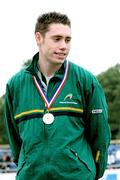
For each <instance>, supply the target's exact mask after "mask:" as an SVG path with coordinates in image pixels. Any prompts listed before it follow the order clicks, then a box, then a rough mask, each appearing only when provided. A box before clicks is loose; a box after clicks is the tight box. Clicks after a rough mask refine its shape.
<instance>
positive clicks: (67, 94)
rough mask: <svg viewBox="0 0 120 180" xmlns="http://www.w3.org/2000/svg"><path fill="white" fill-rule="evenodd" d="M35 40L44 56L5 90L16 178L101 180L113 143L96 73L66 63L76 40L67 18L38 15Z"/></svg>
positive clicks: (33, 61)
mask: <svg viewBox="0 0 120 180" xmlns="http://www.w3.org/2000/svg"><path fill="white" fill-rule="evenodd" d="M35 38H36V42H37V45H38V48H39V52H38V53H37V54H36V55H35V56H34V57H33V59H32V63H31V64H30V66H29V67H27V68H26V69H24V70H21V71H20V72H18V73H17V74H16V75H15V76H13V77H12V78H11V79H10V80H9V82H8V84H7V89H6V98H5V124H6V127H7V132H8V136H9V140H10V145H11V149H12V152H13V156H14V161H15V163H16V164H17V165H18V168H17V176H16V179H17V180H94V179H98V178H100V177H102V175H103V173H104V171H105V168H106V164H107V149H108V145H109V142H110V131H109V126H108V114H107V105H106V100H105V96H104V93H103V90H102V88H101V86H100V84H99V82H98V81H97V80H96V78H95V77H94V76H93V75H92V74H91V73H89V72H88V71H86V70H84V69H83V68H81V67H79V66H77V65H75V64H73V63H71V62H69V61H67V60H66V57H67V55H68V53H69V50H70V41H71V24H70V20H69V19H68V17H67V16H66V15H64V14H60V13H56V12H50V13H46V14H43V15H41V16H39V18H38V20H37V23H36V27H35Z"/></svg>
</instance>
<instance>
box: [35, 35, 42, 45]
mask: <svg viewBox="0 0 120 180" xmlns="http://www.w3.org/2000/svg"><path fill="white" fill-rule="evenodd" d="M35 39H36V43H37V45H38V46H39V45H40V41H41V34H40V32H36V33H35Z"/></svg>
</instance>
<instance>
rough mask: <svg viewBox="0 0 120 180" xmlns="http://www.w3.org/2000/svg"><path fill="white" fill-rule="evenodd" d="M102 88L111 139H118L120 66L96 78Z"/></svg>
mask: <svg viewBox="0 0 120 180" xmlns="http://www.w3.org/2000/svg"><path fill="white" fill-rule="evenodd" d="M97 78H98V80H99V81H100V83H101V84H102V87H103V88H104V91H105V94H106V98H107V102H108V108H109V123H110V127H111V132H112V139H118V138H120V64H117V65H116V66H115V67H111V68H109V69H108V70H107V71H105V72H103V73H101V74H100V75H98V76H97Z"/></svg>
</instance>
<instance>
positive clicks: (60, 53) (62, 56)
mask: <svg viewBox="0 0 120 180" xmlns="http://www.w3.org/2000/svg"><path fill="white" fill-rule="evenodd" d="M54 54H55V55H57V57H59V58H60V59H64V58H65V57H66V55H67V54H66V53H63V52H55V53H54Z"/></svg>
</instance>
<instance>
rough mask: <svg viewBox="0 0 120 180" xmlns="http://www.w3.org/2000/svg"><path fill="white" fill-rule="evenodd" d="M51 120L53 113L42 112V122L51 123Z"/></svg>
mask: <svg viewBox="0 0 120 180" xmlns="http://www.w3.org/2000/svg"><path fill="white" fill-rule="evenodd" d="M53 121H54V116H53V114H51V113H46V114H44V116H43V122H44V123H45V124H52V123H53Z"/></svg>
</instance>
